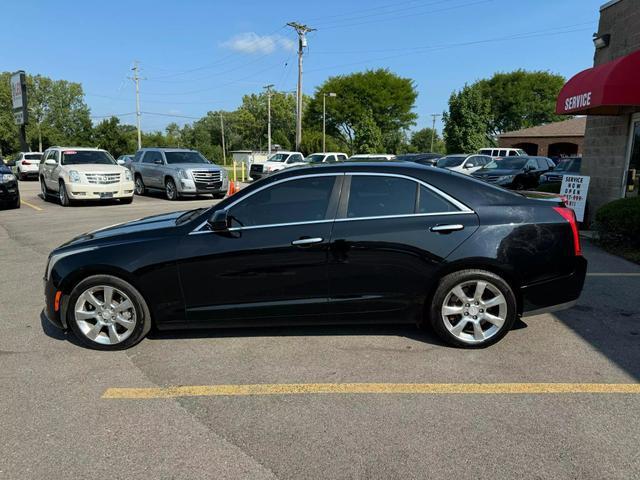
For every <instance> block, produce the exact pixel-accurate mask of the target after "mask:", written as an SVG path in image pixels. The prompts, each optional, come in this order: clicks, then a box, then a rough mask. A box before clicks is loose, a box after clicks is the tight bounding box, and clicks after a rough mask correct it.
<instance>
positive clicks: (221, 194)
mask: <svg viewBox="0 0 640 480" xmlns="http://www.w3.org/2000/svg"><path fill="white" fill-rule="evenodd" d="M211 196H212V197H213V198H214V200H221V199H223V198H224V197H226V196H227V194H226V193H214V194H212V195H211Z"/></svg>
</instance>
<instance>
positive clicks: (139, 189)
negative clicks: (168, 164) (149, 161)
mask: <svg viewBox="0 0 640 480" xmlns="http://www.w3.org/2000/svg"><path fill="white" fill-rule="evenodd" d="M134 183H135V192H136V195H144V194H145V193H146V192H147V189H146V188H145V186H144V182H143V181H142V177H141V176H140V175H136V178H135V181H134Z"/></svg>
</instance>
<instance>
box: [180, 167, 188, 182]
mask: <svg viewBox="0 0 640 480" xmlns="http://www.w3.org/2000/svg"><path fill="white" fill-rule="evenodd" d="M178 177H180V178H184V179H187V178H189V175H187V172H186V170H184V169H183V168H179V169H178Z"/></svg>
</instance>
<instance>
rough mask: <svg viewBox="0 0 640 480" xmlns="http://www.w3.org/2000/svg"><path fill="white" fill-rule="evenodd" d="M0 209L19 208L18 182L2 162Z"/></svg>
mask: <svg viewBox="0 0 640 480" xmlns="http://www.w3.org/2000/svg"><path fill="white" fill-rule="evenodd" d="M0 207H5V208H7V207H8V208H20V190H18V180H17V178H16V176H15V175H14V174H13V173H12V172H11V169H10V168H9V167H7V166H6V165H5V164H4V163H3V162H2V161H0Z"/></svg>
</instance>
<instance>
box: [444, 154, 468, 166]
mask: <svg viewBox="0 0 640 480" xmlns="http://www.w3.org/2000/svg"><path fill="white" fill-rule="evenodd" d="M465 158H467V156H466V155H451V156H450V157H444V158H441V159H440V160H438V163H437V164H436V165H438V166H439V167H443V168H447V167H457V166H459V165H462V162H464V159H465Z"/></svg>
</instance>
